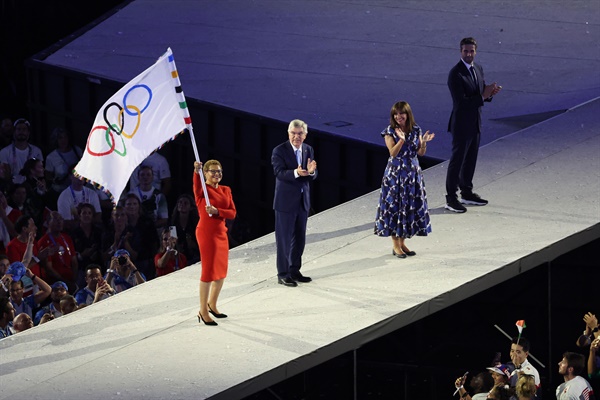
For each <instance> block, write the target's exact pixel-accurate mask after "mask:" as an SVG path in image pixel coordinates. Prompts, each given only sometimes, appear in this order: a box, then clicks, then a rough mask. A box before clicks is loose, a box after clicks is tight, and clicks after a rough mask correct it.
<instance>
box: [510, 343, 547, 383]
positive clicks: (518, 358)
mask: <svg viewBox="0 0 600 400" xmlns="http://www.w3.org/2000/svg"><path fill="white" fill-rule="evenodd" d="M529 348H530V344H529V340H527V339H526V338H525V337H523V336H521V337H514V338H513V340H512V343H511V346H510V359H511V361H512V365H510V364H509V367H513V366H514V370H513V371H512V372H511V374H510V375H511V378H510V387H511V388H514V387H515V386H516V384H517V379H518V374H519V373H523V374H525V375H533V376H534V377H535V385H536V386H537V388H538V391H540V388H541V381H540V374H539V372H538V370H537V369H536V368H535V367H534V366H533V365H532V364H531V363H530V362H529V360H528V359H527V356H529Z"/></svg>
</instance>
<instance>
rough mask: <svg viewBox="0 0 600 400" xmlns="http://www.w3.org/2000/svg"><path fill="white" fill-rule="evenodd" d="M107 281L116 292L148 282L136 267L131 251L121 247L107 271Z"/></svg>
mask: <svg viewBox="0 0 600 400" xmlns="http://www.w3.org/2000/svg"><path fill="white" fill-rule="evenodd" d="M106 281H107V282H108V284H109V285H110V286H111V287H112V288H113V290H114V291H115V293H121V292H122V291H124V290H127V289H129V288H132V287H134V286H136V285H140V284H142V283H144V282H146V277H145V276H144V275H143V274H142V273H141V272H140V271H138V269H137V268H136V267H135V265H134V264H133V262H132V261H131V257H130V256H129V252H128V251H127V250H124V249H119V250H117V251H116V252H115V254H114V256H113V257H112V258H111V260H110V268H109V269H108V270H107V271H106Z"/></svg>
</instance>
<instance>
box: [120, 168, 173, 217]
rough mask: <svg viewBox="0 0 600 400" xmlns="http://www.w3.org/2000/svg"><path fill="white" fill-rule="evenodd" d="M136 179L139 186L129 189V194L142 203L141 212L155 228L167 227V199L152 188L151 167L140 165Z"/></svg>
mask: <svg viewBox="0 0 600 400" xmlns="http://www.w3.org/2000/svg"><path fill="white" fill-rule="evenodd" d="M138 179H139V184H138V185H137V186H135V187H133V188H131V190H130V191H129V193H133V194H135V195H136V196H138V198H139V199H140V201H141V202H142V203H141V205H142V212H143V213H144V214H145V215H147V216H148V217H149V218H150V219H151V220H152V222H154V225H156V228H158V229H161V228H163V227H165V226H167V222H168V220H169V208H168V205H167V198H166V197H165V195H164V194H163V193H162V192H161V191H160V190H158V189H156V188H155V187H154V186H152V182H153V179H154V174H153V172H152V167H150V166H149V165H143V164H142V165H140V169H139V171H138Z"/></svg>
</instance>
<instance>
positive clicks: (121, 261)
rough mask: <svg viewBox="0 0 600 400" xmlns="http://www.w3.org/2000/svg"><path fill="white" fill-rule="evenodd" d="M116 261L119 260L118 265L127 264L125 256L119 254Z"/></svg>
mask: <svg viewBox="0 0 600 400" xmlns="http://www.w3.org/2000/svg"><path fill="white" fill-rule="evenodd" d="M117 261H118V262H119V265H125V264H127V257H125V256H119V258H117Z"/></svg>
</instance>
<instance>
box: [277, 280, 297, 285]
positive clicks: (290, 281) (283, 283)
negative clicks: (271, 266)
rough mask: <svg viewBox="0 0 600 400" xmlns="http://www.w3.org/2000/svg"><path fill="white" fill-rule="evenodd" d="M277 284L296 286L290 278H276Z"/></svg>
mask: <svg viewBox="0 0 600 400" xmlns="http://www.w3.org/2000/svg"><path fill="white" fill-rule="evenodd" d="M277 282H279V284H280V285H285V286H290V287H295V286H298V284H297V283H296V282H295V281H294V280H293V279H292V278H277Z"/></svg>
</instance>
